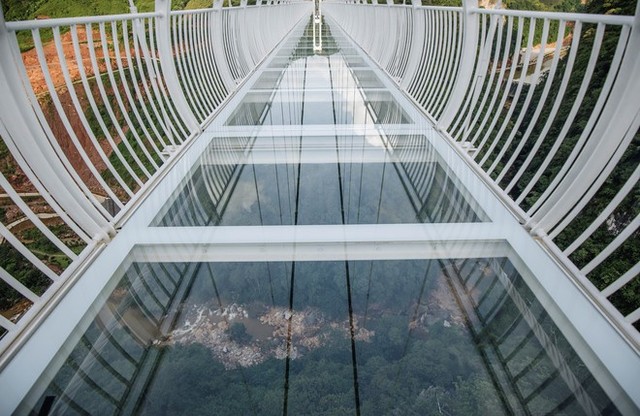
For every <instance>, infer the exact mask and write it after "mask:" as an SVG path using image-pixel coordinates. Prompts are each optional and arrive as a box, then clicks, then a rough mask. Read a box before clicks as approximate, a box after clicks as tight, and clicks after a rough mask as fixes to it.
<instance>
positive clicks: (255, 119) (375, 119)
mask: <svg viewBox="0 0 640 416" xmlns="http://www.w3.org/2000/svg"><path fill="white" fill-rule="evenodd" d="M323 81H326V80H315V85H316V87H318V86H320V85H321V84H322V82H323ZM309 83H311V81H309ZM353 84H355V80H354V81H353ZM411 122H412V120H411V119H410V118H409V116H408V115H407V114H406V112H405V111H404V110H403V109H402V107H400V105H398V103H397V102H396V100H395V99H394V98H393V96H392V95H391V94H390V93H388V92H387V91H375V90H374V91H371V90H368V91H365V90H361V89H359V88H350V89H340V90H327V91H310V92H309V91H306V90H280V91H278V92H276V93H272V92H250V93H248V94H247V95H246V97H245V99H244V100H243V101H242V103H241V104H240V105H239V106H238V107H237V108H236V110H235V111H234V112H233V113H232V115H231V117H229V119H228V120H227V122H226V125H227V126H247V125H248V126H251V125H298V124H304V125H312V124H365V125H373V124H409V123H411Z"/></svg>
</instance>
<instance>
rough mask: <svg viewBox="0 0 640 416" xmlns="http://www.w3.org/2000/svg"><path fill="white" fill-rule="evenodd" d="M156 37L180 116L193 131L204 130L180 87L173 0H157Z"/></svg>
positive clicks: (161, 63)
mask: <svg viewBox="0 0 640 416" xmlns="http://www.w3.org/2000/svg"><path fill="white" fill-rule="evenodd" d="M156 13H158V14H159V16H158V17H157V18H156V39H157V43H158V55H159V57H160V67H161V68H162V74H163V77H164V82H165V84H166V86H167V90H168V91H169V94H170V95H171V100H172V101H173V103H174V104H175V106H176V110H177V111H178V114H180V117H182V119H183V120H184V122H185V124H186V125H187V127H188V128H189V131H190V132H191V133H193V132H196V131H202V129H201V127H200V123H198V120H197V119H196V116H195V115H194V114H193V112H192V111H191V109H190V108H189V103H188V102H187V99H186V97H185V96H184V91H182V88H181V87H180V82H179V80H178V72H177V71H176V65H175V61H174V59H173V48H172V47H171V0H156Z"/></svg>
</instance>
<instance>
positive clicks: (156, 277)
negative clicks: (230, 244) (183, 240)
mask: <svg viewBox="0 0 640 416" xmlns="http://www.w3.org/2000/svg"><path fill="white" fill-rule="evenodd" d="M96 310H97V313H96V314H95V316H94V317H93V319H92V321H91V323H90V324H89V325H88V326H87V328H86V330H84V331H83V332H82V333H81V334H78V336H79V341H78V342H77V343H76V344H75V345H70V346H69V347H68V348H69V350H70V353H69V355H68V357H67V358H66V360H65V361H64V363H63V364H62V366H61V368H60V369H59V371H58V372H57V375H56V376H55V377H54V379H53V380H52V381H51V383H50V384H49V385H48V387H47V388H46V389H45V391H44V393H43V394H42V397H41V398H40V400H38V401H37V405H36V408H35V409H34V410H36V411H37V410H38V408H39V407H40V406H42V404H43V403H44V401H45V400H46V399H47V397H51V398H53V407H52V409H51V410H52V414H75V413H84V412H87V413H89V414H110V413H122V414H132V413H134V414H141V415H160V414H199V413H202V412H205V413H206V414H216V415H241V414H259V415H282V414H306V415H326V414H336V413H338V414H344V415H347V414H421V415H422V414H430V413H429V412H431V411H433V410H434V409H437V408H440V409H444V410H446V412H447V414H469V415H471V414H487V415H489V414H491V415H500V414H514V413H531V414H582V413H584V412H585V410H597V411H598V412H602V413H607V414H616V413H617V412H616V410H615V407H613V405H612V404H611V402H610V401H609V399H608V398H607V396H606V395H605V394H604V392H603V391H602V389H601V388H600V387H599V386H598V383H597V382H595V380H594V379H593V377H592V375H591V374H590V373H589V372H588V371H587V370H586V369H585V366H584V364H583V363H582V361H581V360H580V359H579V358H578V357H577V355H576V354H575V353H574V352H573V350H572V348H571V346H570V345H569V343H568V342H567V341H566V339H564V337H563V336H562V335H561V334H560V333H559V331H558V328H557V327H556V326H555V325H554V323H553V321H552V320H551V319H550V318H549V316H548V315H547V314H546V312H545V310H544V308H543V307H542V306H541V305H540V303H538V301H537V300H536V297H535V296H534V294H533V293H532V291H531V290H530V289H529V288H528V287H527V285H526V284H525V283H524V282H523V280H522V278H521V276H520V275H519V274H518V272H517V271H516V270H515V268H514V267H513V265H512V264H511V262H510V261H509V260H508V259H506V258H475V259H474V258H471V259H457V260H456V259H453V260H438V259H433V260H402V261H323V262H243V263H236V262H223V263H145V262H134V263H132V264H131V266H129V268H128V269H127V270H126V272H125V273H124V274H123V276H121V278H120V279H119V282H118V283H117V284H116V287H115V289H114V290H113V292H112V293H111V294H110V295H109V296H108V298H107V299H106V301H105V302H104V304H103V305H102V306H101V307H100V308H98V309H96ZM529 316H534V317H535V320H534V321H529V320H528V319H527V318H528V317H529ZM578 391H579V392H581V393H588V396H583V395H581V394H578V393H577V392H578ZM49 400H51V399H49ZM587 413H588V412H587Z"/></svg>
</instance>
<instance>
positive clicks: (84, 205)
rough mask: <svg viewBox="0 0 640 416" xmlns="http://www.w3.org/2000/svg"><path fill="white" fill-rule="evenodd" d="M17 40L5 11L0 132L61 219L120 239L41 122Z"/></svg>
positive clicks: (0, 24) (0, 23)
mask: <svg viewBox="0 0 640 416" xmlns="http://www.w3.org/2000/svg"><path fill="white" fill-rule="evenodd" d="M16 42H17V41H16V37H15V35H11V34H10V32H9V30H8V29H7V27H6V24H5V20H4V14H3V13H2V10H1V9H0V56H1V57H2V59H0V96H1V97H2V105H0V132H2V134H3V137H2V138H3V140H4V142H5V144H6V146H7V148H8V149H9V151H10V152H11V154H13V155H14V158H15V160H16V162H17V163H18V165H19V166H20V168H21V169H22V170H23V172H24V173H25V175H26V176H27V177H28V179H29V181H30V182H31V183H32V184H33V185H34V187H35V188H36V189H37V191H38V192H39V193H40V194H41V195H42V197H43V198H44V199H45V200H46V201H47V202H48V203H49V204H50V205H51V206H52V207H55V208H54V209H56V211H57V212H58V214H59V215H60V216H61V217H63V218H68V219H70V220H71V221H73V222H75V223H76V224H77V225H78V226H79V227H80V228H81V229H82V231H84V232H85V233H86V234H87V235H88V236H90V237H91V238H93V239H94V240H95V241H108V240H110V238H111V236H113V235H115V230H114V228H113V226H112V225H111V224H110V223H109V221H108V220H107V219H106V218H105V217H104V216H102V214H101V213H100V212H99V211H98V209H97V208H96V207H95V206H94V205H93V203H92V202H91V201H90V200H89V198H88V196H87V195H85V193H84V192H83V191H82V189H81V188H80V186H79V185H78V183H76V181H75V180H74V178H73V177H72V176H71V175H70V174H69V172H67V170H66V169H65V166H64V164H63V163H62V161H61V159H60V158H63V157H65V155H64V154H62V155H58V154H57V153H56V151H55V150H54V149H53V147H52V145H51V143H49V140H55V138H49V137H48V136H47V133H46V132H45V131H44V129H43V127H42V126H41V125H40V122H39V121H38V118H37V117H36V115H35V113H34V111H33V108H32V104H31V103H30V101H29V96H28V93H27V91H26V90H25V88H31V86H29V85H24V84H23V81H22V78H21V75H20V71H19V66H18V65H22V62H20V61H19V60H21V57H20V52H19V51H18V45H17V44H16ZM35 105H37V103H36V104H35Z"/></svg>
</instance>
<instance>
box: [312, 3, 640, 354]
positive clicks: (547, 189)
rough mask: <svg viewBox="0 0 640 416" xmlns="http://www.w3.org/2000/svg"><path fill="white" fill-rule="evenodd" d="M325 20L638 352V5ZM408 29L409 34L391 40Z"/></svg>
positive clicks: (422, 10)
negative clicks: (410, 104) (394, 86)
mask: <svg viewBox="0 0 640 416" xmlns="http://www.w3.org/2000/svg"><path fill="white" fill-rule="evenodd" d="M324 10H325V12H326V15H327V16H329V17H331V19H332V20H333V21H335V22H336V23H338V24H339V25H340V26H341V27H342V28H343V29H344V30H345V31H346V32H347V33H348V34H349V35H350V36H351V37H352V38H353V39H354V40H355V41H356V42H357V43H358V44H359V45H360V46H361V47H362V48H363V50H364V51H365V52H366V53H367V54H369V56H370V57H371V58H372V59H374V60H375V61H376V62H377V63H378V64H379V65H380V66H381V67H382V69H384V70H385V71H386V72H387V73H388V74H389V75H391V76H392V78H394V79H396V80H397V82H398V83H399V85H400V86H401V87H402V89H403V90H404V91H405V92H406V93H407V94H408V95H409V96H410V97H411V98H412V99H413V100H414V102H415V103H416V104H417V105H418V106H419V107H421V108H422V109H423V110H424V111H425V112H426V113H427V115H429V116H430V117H431V118H432V119H433V120H434V123H435V124H436V126H437V127H438V128H439V129H440V130H441V131H442V132H443V134H444V135H445V137H448V138H449V139H451V140H452V141H453V142H455V143H456V144H457V147H458V148H459V149H460V151H461V152H463V153H466V154H467V155H468V157H469V158H470V159H471V160H473V161H474V163H475V164H476V166H477V168H478V169H479V170H481V172H482V175H483V176H484V177H485V179H487V181H489V182H492V183H491V185H492V187H493V188H494V189H495V190H496V193H497V194H498V195H501V196H502V197H503V199H504V200H505V203H506V204H508V205H510V206H511V207H512V210H513V211H514V213H515V214H516V215H517V216H518V217H519V218H521V221H522V223H523V225H524V226H525V227H527V228H528V229H530V231H531V234H532V235H533V236H536V237H539V241H541V244H543V245H547V246H548V248H549V252H550V253H552V254H553V255H555V256H556V258H557V260H558V261H559V262H560V263H562V264H564V265H565V266H566V270H569V271H570V273H572V274H573V275H574V278H575V279H576V282H577V283H578V284H579V285H580V286H581V287H583V288H584V290H585V291H586V292H587V293H588V294H589V296H591V297H592V299H594V301H595V302H597V303H598V304H599V305H601V308H602V309H603V311H604V313H605V314H607V315H608V316H610V318H611V319H612V321H613V322H615V324H616V325H617V327H618V328H619V329H620V331H621V332H623V333H625V334H626V336H627V339H629V340H630V342H631V343H633V344H634V345H636V348H640V334H639V333H638V328H639V326H640V302H639V301H638V298H637V293H638V291H640V276H639V274H638V272H639V271H640V270H639V268H638V263H637V260H638V258H637V256H638V252H639V248H638V228H639V227H640V221H639V220H638V218H639V217H638V214H639V212H638V211H639V210H640V202H639V201H638V197H637V195H636V196H634V191H633V190H634V189H637V187H638V185H639V182H638V180H639V175H638V160H639V157H638V156H639V155H638V154H637V144H638V140H639V139H640V100H638V99H637V97H638V96H640V55H639V54H638V53H637V51H638V50H640V7H638V10H636V14H635V16H617V15H594V14H584V13H556V12H538V11H535V12H534V11H520V10H504V9H481V8H479V7H478V5H477V2H465V4H464V7H463V8H462V9H459V8H457V9H453V8H452V9H447V8H440V7H438V8H433V7H425V6H419V5H413V6H409V5H406V6H405V5H394V6H393V7H391V6H390V5H375V4H374V5H367V4H360V3H344V2H326V3H325V4H324ZM443 22H446V23H445V24H442V23H443ZM454 24H455V25H457V27H459V29H460V30H449V29H450V28H451V27H452V26H453V25H454ZM406 27H410V28H411V30H412V36H409V37H402V36H399V35H398V34H399V33H401V32H402V31H401V29H402V28H406ZM367 28H376V30H374V31H371V30H367ZM376 32H384V33H385V34H386V36H384V37H376V36H375V34H376ZM457 35H458V36H461V37H457ZM374 39H375V41H374ZM381 43H384V44H381ZM390 51H391V52H390ZM407 51H408V52H407ZM389 53H391V54H392V56H389ZM407 53H408V54H409V57H408V59H407V58H406V54H407ZM446 56H448V58H447V59H443V58H444V57H446ZM403 62H404V63H406V64H404V66H403V64H402V63H403ZM632 97H633V98H632ZM634 172H635V173H634ZM636 194H637V193H636ZM563 251H564V252H563ZM634 253H635V254H634ZM634 326H635V327H634Z"/></svg>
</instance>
